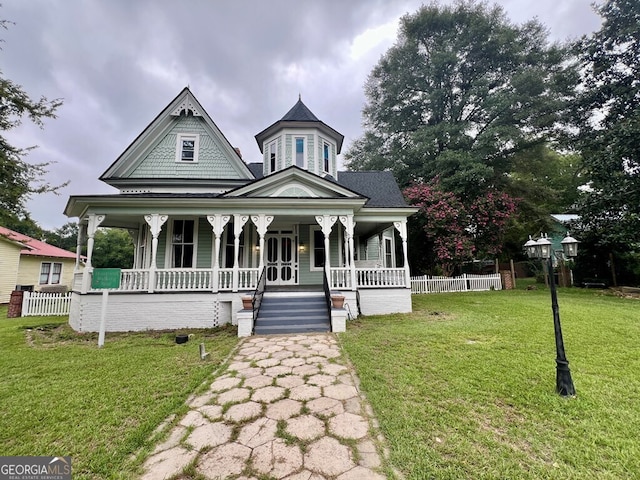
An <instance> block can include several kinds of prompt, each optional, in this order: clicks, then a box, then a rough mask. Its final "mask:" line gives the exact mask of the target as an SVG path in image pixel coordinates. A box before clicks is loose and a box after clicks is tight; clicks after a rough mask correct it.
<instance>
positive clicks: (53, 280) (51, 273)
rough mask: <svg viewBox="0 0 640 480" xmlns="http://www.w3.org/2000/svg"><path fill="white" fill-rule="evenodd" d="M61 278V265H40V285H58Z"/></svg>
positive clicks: (49, 263)
mask: <svg viewBox="0 0 640 480" xmlns="http://www.w3.org/2000/svg"><path fill="white" fill-rule="evenodd" d="M61 278H62V263H57V262H42V264H41V265H40V282H39V283H40V285H58V284H59V283H60V279H61Z"/></svg>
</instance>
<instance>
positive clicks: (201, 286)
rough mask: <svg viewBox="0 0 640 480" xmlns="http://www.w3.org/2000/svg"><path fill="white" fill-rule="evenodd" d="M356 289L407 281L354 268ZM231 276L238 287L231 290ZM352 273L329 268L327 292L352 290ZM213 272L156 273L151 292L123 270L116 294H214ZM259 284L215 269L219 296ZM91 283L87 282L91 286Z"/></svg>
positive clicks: (252, 275)
mask: <svg viewBox="0 0 640 480" xmlns="http://www.w3.org/2000/svg"><path fill="white" fill-rule="evenodd" d="M355 270H356V287H357V288H406V287H407V286H408V279H407V278H406V270H405V269H404V268H356V269H355ZM234 272H237V284H236V285H235V286H234ZM351 278H352V277H351V269H350V268H349V267H330V268H329V288H330V289H331V290H352V289H353V282H352V280H351ZM213 279H214V276H213V269H208V268H207V269H205V268H185V269H177V268H176V269H173V268H172V269H157V270H156V271H155V276H154V282H153V288H150V281H151V271H150V270H148V269H125V270H122V271H121V275H120V287H119V288H117V289H113V290H112V291H116V292H145V291H146V292H148V291H158V292H181V291H182V292H185V291H190V292H199V291H213V290H214V285H213ZM81 280H82V274H81V273H78V274H76V275H75V276H74V290H78V289H79V288H78V286H79V285H81V284H82V281H81ZM259 280H260V269H259V268H240V269H237V270H234V269H233V268H220V269H218V289H217V291H221V292H224V291H226V292H230V291H234V290H235V289H236V288H237V289H238V290H255V289H256V287H257V286H258V282H259ZM90 283H91V282H89V285H90Z"/></svg>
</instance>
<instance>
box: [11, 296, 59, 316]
mask: <svg viewBox="0 0 640 480" xmlns="http://www.w3.org/2000/svg"><path fill="white" fill-rule="evenodd" d="M70 306H71V293H44V292H24V296H23V297H22V316H23V317H34V316H38V317H45V316H50V315H51V316H52V315H69V307H70Z"/></svg>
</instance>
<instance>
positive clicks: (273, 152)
mask: <svg viewBox="0 0 640 480" xmlns="http://www.w3.org/2000/svg"><path fill="white" fill-rule="evenodd" d="M277 159H278V150H277V146H276V142H271V143H270V144H269V173H273V172H275V171H276V166H277V165H276V161H277Z"/></svg>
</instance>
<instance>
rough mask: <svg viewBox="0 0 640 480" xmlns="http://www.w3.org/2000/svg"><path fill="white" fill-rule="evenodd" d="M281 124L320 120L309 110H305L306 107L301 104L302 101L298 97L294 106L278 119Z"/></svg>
mask: <svg viewBox="0 0 640 480" xmlns="http://www.w3.org/2000/svg"><path fill="white" fill-rule="evenodd" d="M280 121H281V122H319V121H320V120H319V119H318V117H316V116H315V115H314V114H313V112H312V111H311V110H309V109H308V108H307V106H306V105H305V104H304V103H302V99H301V98H300V97H298V101H297V102H296V104H295V105H294V106H293V107H291V110H289V111H288V112H287V113H285V114H284V117H282V118H281V119H280Z"/></svg>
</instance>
